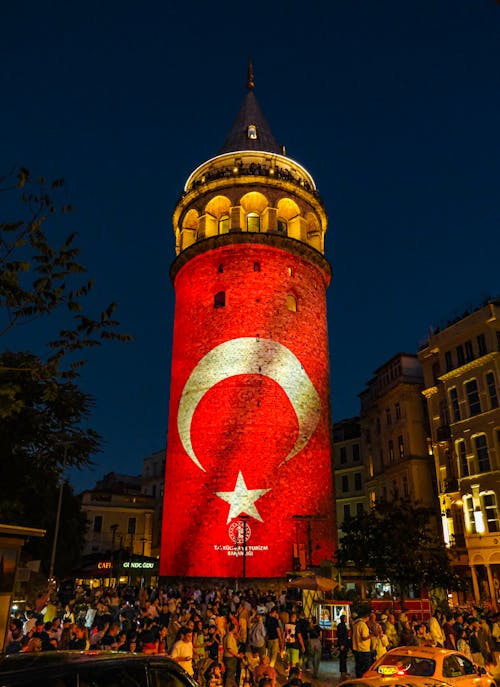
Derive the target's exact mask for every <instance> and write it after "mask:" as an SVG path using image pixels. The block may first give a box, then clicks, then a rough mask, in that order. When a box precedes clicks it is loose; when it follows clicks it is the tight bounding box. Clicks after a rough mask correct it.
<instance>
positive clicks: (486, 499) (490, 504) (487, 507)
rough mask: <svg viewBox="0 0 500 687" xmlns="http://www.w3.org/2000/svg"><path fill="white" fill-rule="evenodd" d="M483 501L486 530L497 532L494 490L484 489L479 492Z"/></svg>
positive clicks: (496, 509)
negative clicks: (484, 490)
mask: <svg viewBox="0 0 500 687" xmlns="http://www.w3.org/2000/svg"><path fill="white" fill-rule="evenodd" d="M481 500H482V502H483V508H484V513H485V515H486V525H487V527H488V532H498V531H499V526H498V508H497V497H496V495H495V492H494V491H486V492H484V493H483V494H481Z"/></svg>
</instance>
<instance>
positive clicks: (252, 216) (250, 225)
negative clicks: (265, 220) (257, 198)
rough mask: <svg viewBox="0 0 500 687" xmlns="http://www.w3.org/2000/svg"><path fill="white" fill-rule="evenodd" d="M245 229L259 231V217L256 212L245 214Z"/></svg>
mask: <svg viewBox="0 0 500 687" xmlns="http://www.w3.org/2000/svg"><path fill="white" fill-rule="evenodd" d="M247 231H260V217H259V215H258V214H257V213H256V212H249V213H248V215H247Z"/></svg>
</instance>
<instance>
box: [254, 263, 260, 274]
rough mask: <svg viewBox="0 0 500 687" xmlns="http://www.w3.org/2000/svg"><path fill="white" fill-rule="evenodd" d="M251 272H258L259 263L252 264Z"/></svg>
mask: <svg viewBox="0 0 500 687" xmlns="http://www.w3.org/2000/svg"><path fill="white" fill-rule="evenodd" d="M253 271H254V272H260V262H254V264H253Z"/></svg>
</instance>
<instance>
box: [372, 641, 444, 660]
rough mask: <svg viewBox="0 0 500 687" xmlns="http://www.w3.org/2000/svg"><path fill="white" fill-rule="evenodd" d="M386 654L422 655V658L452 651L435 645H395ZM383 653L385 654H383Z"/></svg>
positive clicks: (442, 654)
mask: <svg viewBox="0 0 500 687" xmlns="http://www.w3.org/2000/svg"><path fill="white" fill-rule="evenodd" d="M387 653H388V654H406V655H408V656H422V658H424V657H425V658H436V657H437V656H446V654H449V653H457V652H456V651H455V652H452V651H451V650H450V649H441V648H439V647H437V646H425V644H424V645H421V646H397V647H395V648H394V649H391V650H390V651H388V652H387ZM384 655H385V654H384Z"/></svg>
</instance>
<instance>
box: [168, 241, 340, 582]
mask: <svg viewBox="0 0 500 687" xmlns="http://www.w3.org/2000/svg"><path fill="white" fill-rule="evenodd" d="M327 281H328V276H327V275H326V274H325V273H324V272H323V271H322V270H321V268H320V267H318V266H317V265H314V264H313V263H311V262H309V261H307V260H305V259H304V258H301V257H298V256H295V255H293V254H291V253H288V252H287V251H285V250H281V249H278V248H274V247H269V246H266V245H262V244H259V243H255V244H253V243H252V244H248V243H247V244H243V245H242V244H236V243H235V244H234V245H231V246H225V247H220V248H217V249H214V250H210V251H207V252H205V253H203V254H201V255H198V256H196V257H193V258H191V260H189V261H188V262H187V263H186V264H185V265H184V266H183V267H181V268H180V270H179V272H178V274H177V276H176V279H175V290H176V311H175V322H174V339H173V350H172V382H171V393H170V416H169V429H168V447H167V460H166V471H165V474H166V477H165V490H164V509H163V528H162V549H161V556H160V559H161V560H160V574H161V575H165V576H191V577H207V576H214V577H239V576H241V574H242V568H243V560H242V559H243V557H244V563H245V566H246V575H247V577H282V576H284V575H285V573H286V571H287V570H290V569H291V568H292V564H293V556H294V555H296V554H297V550H298V549H299V548H301V547H302V548H303V547H304V546H305V547H307V549H308V551H309V552H310V555H311V557H312V560H311V563H313V564H318V563H319V562H320V561H321V560H322V559H331V558H332V556H333V552H334V534H333V512H334V504H333V492H332V474H331V451H330V433H329V427H330V412H329V381H328V379H329V369H328V335H327V320H326V298H325V291H326V287H327ZM216 306H218V307H216ZM304 522H307V523H310V525H308V528H307V529H308V540H307V541H304V538H303V537H304V527H303V525H304Z"/></svg>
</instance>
